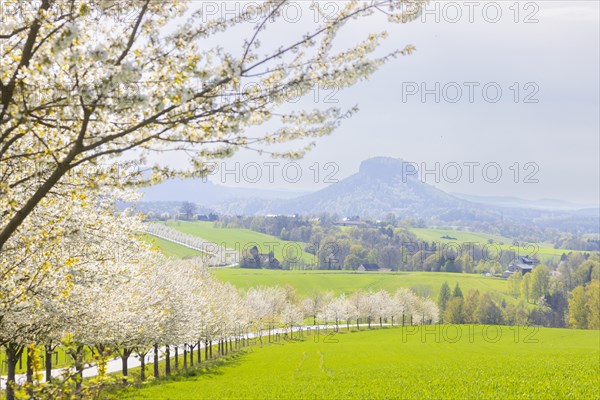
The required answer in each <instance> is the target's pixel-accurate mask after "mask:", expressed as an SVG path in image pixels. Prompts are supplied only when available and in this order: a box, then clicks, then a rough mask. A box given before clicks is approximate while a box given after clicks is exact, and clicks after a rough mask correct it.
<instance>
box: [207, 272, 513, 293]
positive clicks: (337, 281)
mask: <svg viewBox="0 0 600 400" xmlns="http://www.w3.org/2000/svg"><path fill="white" fill-rule="evenodd" d="M212 272H213V274H214V275H215V276H216V277H217V278H219V279H222V280H224V281H227V282H231V283H232V284H234V285H235V286H237V287H240V288H243V289H247V288H250V287H253V286H254V287H255V286H286V285H289V286H292V287H294V288H295V289H296V290H297V292H298V293H299V294H301V295H308V294H310V293H311V292H313V291H314V290H318V291H332V292H334V293H336V294H339V293H346V294H349V293H353V292H355V291H356V290H359V289H361V290H364V291H367V290H374V291H376V290H380V289H385V290H388V291H390V292H393V291H395V290H396V289H398V288H403V287H404V288H411V289H413V290H414V291H415V292H416V293H417V294H420V295H422V296H429V297H431V298H433V299H437V296H438V293H439V290H440V287H441V286H442V284H443V283H444V281H448V283H449V285H450V286H451V287H452V288H453V287H454V285H456V283H458V284H459V285H460V287H461V289H462V291H463V293H466V292H468V291H469V290H470V289H478V290H479V291H480V292H491V293H492V294H494V295H495V296H496V297H500V298H506V299H507V301H510V299H512V297H510V296H509V295H508V293H507V292H508V284H507V282H506V280H504V279H500V278H494V277H486V276H483V275H479V274H456V273H449V272H354V271H319V270H316V271H281V270H267V269H245V268H215V269H213V270H212Z"/></svg>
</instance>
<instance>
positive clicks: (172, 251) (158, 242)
mask: <svg viewBox="0 0 600 400" xmlns="http://www.w3.org/2000/svg"><path fill="white" fill-rule="evenodd" d="M144 240H145V241H146V242H148V243H151V244H153V245H154V246H156V247H157V248H158V250H159V251H160V252H161V253H163V254H164V255H165V256H167V257H173V258H187V257H197V256H201V255H202V254H203V253H202V252H201V251H197V250H193V249H190V248H189V247H185V246H182V245H180V244H177V243H173V242H169V241H168V240H164V239H161V238H159V237H156V236H153V235H144Z"/></svg>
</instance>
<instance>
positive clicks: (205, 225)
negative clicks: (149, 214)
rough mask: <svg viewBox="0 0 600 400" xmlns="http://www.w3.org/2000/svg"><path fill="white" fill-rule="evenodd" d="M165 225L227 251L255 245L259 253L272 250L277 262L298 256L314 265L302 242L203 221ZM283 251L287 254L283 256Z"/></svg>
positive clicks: (313, 257)
mask: <svg viewBox="0 0 600 400" xmlns="http://www.w3.org/2000/svg"><path fill="white" fill-rule="evenodd" d="M166 224H167V225H168V226H169V227H171V228H173V229H177V230H178V231H180V232H184V233H188V234H190V235H195V236H199V237H201V238H203V239H205V240H208V241H210V242H214V243H216V244H218V245H220V246H224V247H225V248H228V249H234V250H242V249H244V248H245V246H249V247H246V249H249V248H250V246H252V245H256V246H257V248H258V249H259V251H260V252H261V253H268V252H269V249H273V251H274V253H275V257H276V258H277V259H278V260H279V261H283V260H284V259H296V258H297V257H298V256H300V257H301V258H302V259H303V260H304V261H305V262H306V263H308V264H314V263H316V259H315V256H314V255H312V254H310V253H307V252H306V251H304V246H305V243H302V242H288V241H285V240H281V239H278V238H276V237H274V236H270V235H265V234H263V233H259V232H254V231H251V230H249V229H228V228H215V226H214V223H212V222H205V221H194V222H189V221H167V222H166ZM285 250H287V251H289V253H288V254H287V255H285V256H284V254H283V253H284V251H285ZM298 250H300V251H298ZM298 252H300V254H298Z"/></svg>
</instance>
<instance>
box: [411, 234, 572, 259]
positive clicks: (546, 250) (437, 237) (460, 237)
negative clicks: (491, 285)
mask: <svg viewBox="0 0 600 400" xmlns="http://www.w3.org/2000/svg"><path fill="white" fill-rule="evenodd" d="M409 230H410V231H411V232H413V233H414V234H415V235H416V236H417V237H418V238H419V239H421V240H425V241H427V242H437V243H440V242H441V243H451V242H454V243H466V242H470V243H477V244H481V245H485V244H487V243H488V240H492V241H493V242H494V243H495V244H497V245H499V246H500V248H501V249H502V250H503V251H504V250H513V251H515V252H516V253H518V255H522V256H531V257H534V258H538V259H539V260H540V261H548V260H550V259H554V260H558V258H560V256H561V255H562V254H563V253H567V254H568V253H569V252H570V251H571V250H564V249H555V248H554V247H552V245H550V244H547V243H526V242H519V243H518V246H517V245H515V244H514V242H515V240H514V239H510V238H507V237H503V236H498V235H492V234H489V233H482V232H469V231H458V230H445V229H431V228H409ZM442 236H450V237H453V238H456V239H457V240H451V239H442ZM492 250H493V249H492V248H490V251H492Z"/></svg>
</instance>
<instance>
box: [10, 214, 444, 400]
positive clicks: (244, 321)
mask: <svg viewBox="0 0 600 400" xmlns="http://www.w3.org/2000/svg"><path fill="white" fill-rule="evenodd" d="M112 218H114V219H115V221H107V222H115V223H124V222H127V225H126V226H127V227H128V229H121V230H114V231H111V227H114V226H113V225H111V224H107V225H104V227H103V229H105V230H106V234H114V233H112V232H117V234H119V235H120V240H123V241H127V240H129V241H131V245H134V246H135V247H133V248H134V249H135V251H136V253H135V256H133V255H132V256H131V258H129V257H127V258H126V259H125V260H115V259H113V260H110V259H108V257H106V259H100V260H99V261H98V262H102V268H99V264H97V263H89V264H88V263H85V264H81V263H79V262H77V261H73V262H71V266H70V267H69V269H68V271H65V273H68V275H69V276H70V277H69V278H67V281H68V282H69V285H68V288H65V291H68V293H66V292H65V295H64V296H63V297H61V298H53V297H48V298H45V297H44V296H43V293H41V294H40V296H37V297H35V300H34V301H33V303H32V304H28V305H24V306H23V307H22V308H17V309H14V310H12V311H11V312H10V313H7V314H5V316H4V318H3V319H2V322H1V328H2V329H1V330H0V332H2V336H1V339H2V343H3V344H4V349H5V352H6V355H7V363H8V367H9V368H8V370H9V376H8V379H9V381H11V382H14V381H15V371H16V365H17V360H18V359H20V358H21V355H22V353H23V352H24V351H25V352H32V351H34V349H35V348H36V347H37V348H39V347H40V346H44V348H45V349H46V357H45V359H46V369H47V371H46V378H47V380H50V379H51V369H52V363H51V359H52V358H51V356H50V355H51V353H52V351H53V350H54V349H55V347H56V346H58V345H61V344H62V345H63V346H67V347H68V348H67V351H68V353H69V354H70V356H71V357H72V365H73V368H71V374H72V375H74V376H75V379H74V381H75V382H76V383H75V384H74V385H72V386H75V387H74V390H75V391H79V393H83V391H85V390H86V388H83V387H82V384H81V376H82V371H83V369H84V367H85V362H84V353H86V352H88V353H89V352H91V353H92V354H94V356H95V358H96V360H97V361H98V362H103V361H102V360H106V358H108V357H115V356H117V357H120V358H121V361H122V374H123V376H124V378H125V379H127V376H128V373H129V371H128V360H129V359H130V357H131V356H133V355H136V356H137V357H139V359H140V361H141V363H142V365H141V379H142V380H144V379H145V374H146V366H145V363H146V359H147V356H148V355H149V354H150V353H151V354H153V355H154V360H153V361H154V362H153V364H154V375H155V376H158V375H159V369H158V361H159V356H160V355H162V356H164V357H165V359H166V361H165V362H166V366H165V373H166V374H170V373H171V368H172V362H174V363H175V365H174V367H175V368H179V365H180V362H182V363H183V367H184V368H185V367H187V366H188V365H193V364H194V362H196V363H200V362H201V360H202V359H203V358H204V359H207V358H212V357H213V347H215V346H216V349H217V352H218V353H219V354H225V353H227V352H228V351H230V350H232V349H233V347H236V348H238V347H240V346H242V345H243V344H244V341H246V343H247V340H248V338H249V336H253V337H255V338H257V340H260V342H261V343H262V341H263V336H264V335H268V338H269V340H271V334H272V332H273V330H274V329H280V331H279V332H281V330H282V329H283V330H285V333H286V334H287V333H288V332H290V333H293V332H294V329H295V330H296V331H301V330H302V326H303V325H304V321H305V319H306V318H311V317H312V316H313V315H314V313H315V308H314V307H313V305H314V304H312V303H313V300H314V298H313V297H304V298H302V297H299V296H297V295H296V293H295V291H294V290H292V289H289V288H282V287H257V288H250V289H248V290H246V291H242V290H240V289H238V288H235V287H234V286H232V285H231V284H229V283H224V282H221V281H219V280H217V279H215V278H214V277H213V276H212V274H211V273H210V272H209V270H208V269H207V268H206V267H205V264H204V263H203V262H202V260H201V258H196V259H189V260H167V259H165V258H164V257H162V256H160V255H159V254H157V253H154V252H152V251H151V250H150V248H149V247H148V246H144V245H142V244H141V243H139V242H137V240H136V239H135V237H133V236H131V235H129V237H128V235H127V233H130V234H131V233H132V231H133V229H135V228H136V227H139V224H137V222H139V221H137V217H135V216H129V215H127V214H123V215H119V216H118V217H112ZM129 229H131V230H132V231H129ZM115 239H116V238H115ZM319 298H320V300H319V304H318V306H317V311H316V313H317V317H316V318H317V320H318V323H319V324H323V323H325V324H327V323H333V324H335V329H336V330H337V329H339V324H340V323H342V322H343V323H345V324H346V325H347V327H348V329H350V326H351V324H356V327H357V328H358V329H360V325H362V324H368V326H369V327H370V326H371V324H372V323H377V324H379V325H380V326H382V325H383V324H384V323H385V324H392V325H393V324H395V323H397V324H398V325H401V324H409V323H410V324H412V323H432V322H436V321H437V318H438V309H437V307H436V305H435V304H434V303H433V302H432V301H431V300H429V299H424V298H420V297H418V296H416V295H415V294H414V293H413V292H411V291H410V290H408V289H399V290H398V291H397V292H395V293H393V294H390V293H388V292H386V291H378V292H361V291H357V292H355V293H353V294H352V295H350V296H345V295H340V296H334V295H333V294H331V293H324V294H319ZM311 322H314V321H311ZM359 323H360V324H359ZM65 338H68V343H66V342H65ZM202 353H204V355H202ZM32 359H34V357H32V354H28V357H27V360H28V361H30V360H32ZM28 367H29V368H28V369H33V366H31V365H28ZM27 378H28V381H29V382H30V384H33V385H32V387H31V388H30V389H29V390H34V388H35V384H36V383H38V384H39V385H38V387H37V389H35V390H38V391H42V392H43V391H44V390H48V389H46V387H45V386H44V385H42V384H40V383H39V381H38V380H37V378H36V376H35V374H34V373H33V371H31V373H29V374H28V376H27ZM48 387H52V385H48ZM7 393H8V398H9V399H10V398H12V396H13V395H14V390H13V388H12V387H10V386H9V388H7Z"/></svg>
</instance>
